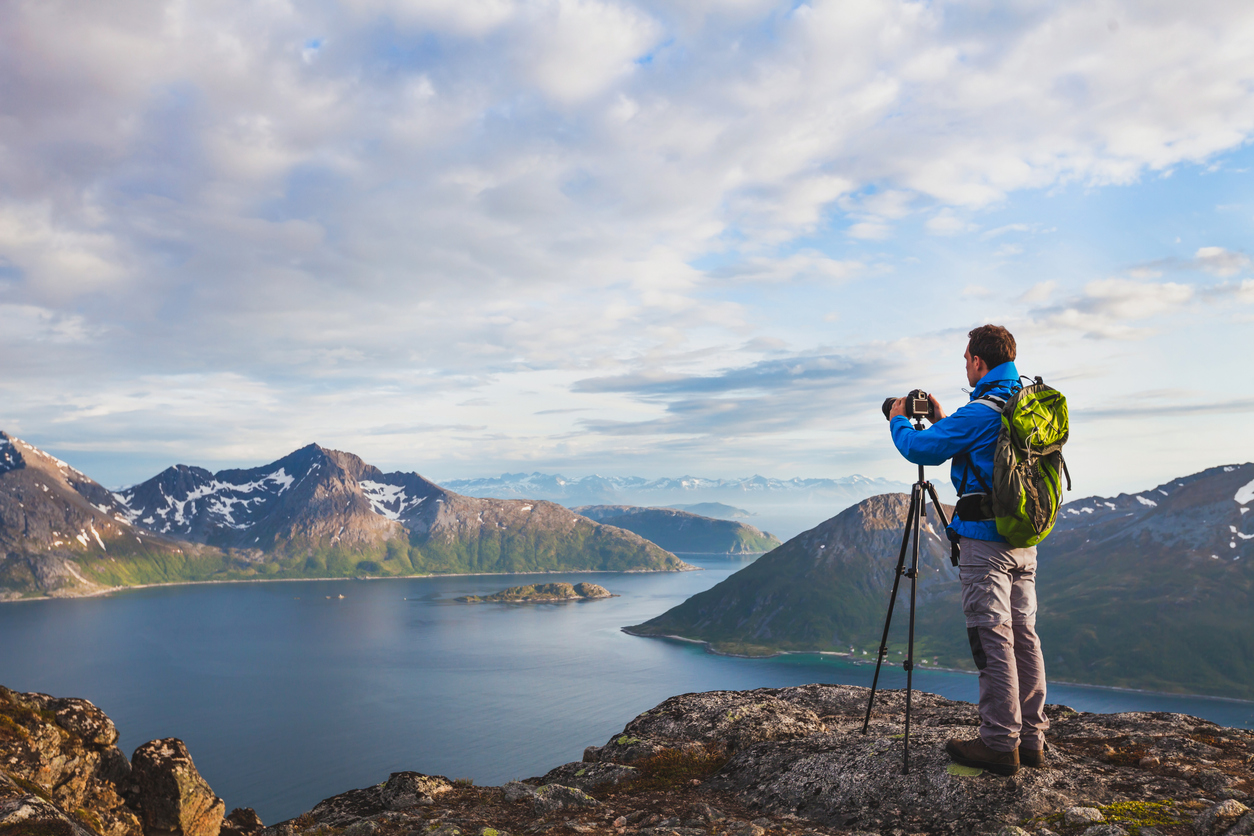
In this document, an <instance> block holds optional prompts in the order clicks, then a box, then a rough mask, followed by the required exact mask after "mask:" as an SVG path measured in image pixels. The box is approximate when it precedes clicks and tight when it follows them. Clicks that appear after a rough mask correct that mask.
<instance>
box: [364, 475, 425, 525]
mask: <svg viewBox="0 0 1254 836" xmlns="http://www.w3.org/2000/svg"><path fill="white" fill-rule="evenodd" d="M358 484H359V485H361V492H362V493H363V494H365V495H366V499H369V500H370V507H371V509H373V510H374V512H375V513H376V514H379V515H381V516H384V517H387V518H388V519H389V520H399V519H400V518H401V515H403V514H404V513H405V512H406V511H411V510H413V509H414V508H417V507H418V506H419V505H421V504H422V503H423V502H424V501H425V500H426V499H427V498H426V497H425V496H420V497H416V498H411V497H410V496H409V494H407V493H405V486H404V485H389V484H387V483H386V482H372V481H370V480H368V479H363V480H361V481H360V482H358Z"/></svg>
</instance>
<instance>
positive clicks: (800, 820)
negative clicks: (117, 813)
mask: <svg viewBox="0 0 1254 836" xmlns="http://www.w3.org/2000/svg"><path fill="white" fill-rule="evenodd" d="M867 696H868V691H867V689H865V688H859V687H855V686H843V685H807V686H801V687H796V688H782V689H759V690H755V691H716V692H709V693H700V694H684V695H681V696H678V697H673V698H671V699H669V700H667V701H665V702H664V703H662V704H661V705H659V706H657V707H656V708H653V709H651V710H649V711H646V712H645V713H644V714H641V715H640V716H639V717H637V718H635V719H634V720H632V721H631V722H630V723H628V724H627V725H626V726H625V727H624V728H623V730H622V732H620V733H619V734H616V735H614V736H613V737H612V738H611V739H610V740H609V741H607V742H606V744H605V745H603V746H596V747H591V748H589V749H588V750H587V751H586V753H585V756H584V758H585V759H584V761H581V762H572V763H568V764H564V765H562V766H559V767H557V768H555V769H553V770H551V771H550V772H548V773H547V774H546V775H544V776H543V777H542V778H530V779H527V780H526V781H514V782H510V783H508V784H506V785H505V786H504V787H500V788H497V787H484V788H477V787H472V786H469V785H467V784H461V785H455V786H451V787H449V789H448V791H447V792H445V793H442V794H440V795H439V796H428V797H425V798H423V799H422V800H421V801H420V802H415V803H412V804H410V803H408V802H405V803H401V804H392V805H390V806H389V805H385V804H383V803H382V796H383V792H384V791H383V790H381V789H380V788H379V787H371V788H367V789H362V790H354V791H352V792H350V793H345V794H344V795H342V796H337V797H336V798H333V799H328V800H327V801H324V802H322V803H321V804H319V805H318V806H317V807H316V808H314V810H313V811H311V812H310V813H308V814H306V815H304V816H301V817H298V818H296V819H293V820H292V821H290V822H285V823H283V824H282V825H279V826H278V827H276V828H272V829H271V831H270V832H271V833H273V834H274V836H304V834H309V836H314V834H319V833H322V832H324V831H325V829H326V828H327V827H336V828H343V829H344V832H345V833H346V834H352V836H366V834H374V836H393V834H395V836H404V834H413V833H417V834H432V836H436V835H438V836H453V834H466V835H467V836H469V834H488V833H503V832H508V833H517V834H521V833H553V834H566V833H571V832H574V833H613V834H623V836H717V835H718V834H735V836H774V834H790V835H791V836H803V834H810V836H816V835H817V834H841V835H842V836H845V835H846V834H848V836H854V835H855V834H860V835H861V836H869V835H871V834H873V835H874V836H888V834H894V836H902V835H904V834H922V833H926V834H953V836H1023V834H1029V836H1051V834H1053V836H1059V835H1061V836H1121V835H1122V836H1131V834H1134V833H1140V834H1144V836H1154V834H1158V835H1159V836H1186V834H1189V835H1190V836H1248V834H1251V833H1254V813H1251V812H1250V811H1249V810H1248V808H1247V806H1246V804H1247V802H1248V801H1249V796H1250V793H1251V792H1254V772H1252V767H1251V763H1252V762H1254V732H1251V731H1247V730H1241V729H1226V728H1221V727H1219V726H1216V725H1215V724H1213V723H1209V722H1207V721H1204V720H1199V719H1197V718H1195V717H1188V716H1184V715H1178V714H1162V713H1127V714H1087V713H1082V712H1076V711H1073V710H1071V709H1069V708H1067V707H1066V706H1061V705H1054V706H1050V707H1049V711H1050V713H1051V716H1052V717H1053V723H1054V725H1053V728H1052V730H1051V732H1050V746H1051V748H1050V751H1049V752H1048V754H1047V761H1046V764H1045V766H1044V767H1043V768H1040V769H1030V768H1024V769H1022V770H1020V772H1019V773H1018V774H1017V775H1015V776H1013V777H1009V778H1003V777H998V776H994V775H991V774H986V773H981V772H980V771H979V770H972V769H965V768H959V767H956V766H955V765H954V764H952V763H951V762H950V760H949V758H948V757H947V756H946V755H945V754H944V751H943V745H944V741H945V740H946V739H947V738H950V737H961V738H967V737H970V736H972V735H973V734H974V732H975V728H976V726H977V724H978V719H977V714H976V710H975V707H974V706H972V705H970V704H968V703H961V702H955V701H952V700H947V699H944V698H942V697H939V696H936V695H934V694H926V693H918V692H916V693H915V694H914V698H913V706H912V729H911V769H910V773H909V774H903V772H902V746H903V742H902V737H901V730H902V726H901V723H902V719H903V718H902V712H903V711H904V694H903V693H902V692H900V691H885V692H881V693H880V695H879V697H878V698H877V710H876V712H875V714H874V716H873V717H872V720H871V724H870V727H869V730H868V734H865V735H864V734H862V733H861V727H862V719H863V715H864V712H865V709H866V699H867ZM395 779H396V776H395V775H394V776H393V777H392V778H391V779H389V782H388V783H389V784H390V783H391V782H392V781H394V780H395ZM410 780H414V779H412V778H411V779H410ZM430 780H436V781H442V780H443V779H430ZM384 786H385V787H386V786H387V785H386V784H385V785H384Z"/></svg>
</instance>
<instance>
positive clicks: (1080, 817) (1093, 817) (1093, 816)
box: [1062, 807, 1106, 825]
mask: <svg viewBox="0 0 1254 836" xmlns="http://www.w3.org/2000/svg"><path fill="white" fill-rule="evenodd" d="M1062 820H1063V821H1064V822H1066V823H1067V824H1070V825H1076V824H1095V823H1097V822H1101V821H1105V820H1106V817H1105V816H1103V815H1102V811H1101V810H1098V809H1097V808H1096V807H1068V808H1067V810H1066V812H1064V813H1063V815H1062Z"/></svg>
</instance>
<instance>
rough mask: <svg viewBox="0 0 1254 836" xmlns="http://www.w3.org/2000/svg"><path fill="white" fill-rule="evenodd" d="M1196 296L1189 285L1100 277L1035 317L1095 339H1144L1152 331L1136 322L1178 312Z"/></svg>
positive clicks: (1052, 326) (1058, 327)
mask: <svg viewBox="0 0 1254 836" xmlns="http://www.w3.org/2000/svg"><path fill="white" fill-rule="evenodd" d="M1194 296H1195V294H1194V289H1193V288H1192V287H1191V286H1189V285H1183V284H1175V283H1172V282H1164V283H1160V284H1156V283H1151V282H1140V281H1133V280H1130V279H1099V280H1097V281H1092V282H1089V283H1088V284H1087V285H1085V287H1084V293H1083V294H1082V295H1080V296H1077V297H1072V298H1071V299H1068V300H1066V301H1064V302H1062V303H1060V304H1058V305H1054V306H1050V307H1046V308H1039V309H1037V310H1035V311H1033V312H1032V317H1033V319H1034V320H1035V321H1036V323H1037V324H1038V325H1043V326H1045V327H1047V328H1057V329H1066V330H1073V331H1080V332H1082V333H1083V334H1084V335H1085V336H1086V337H1091V338H1094V339H1141V338H1144V337H1146V336H1148V334H1149V333H1150V332H1149V331H1148V330H1147V329H1145V328H1143V327H1137V326H1136V323H1141V322H1144V321H1146V320H1150V319H1153V318H1154V317H1157V316H1159V315H1162V314H1166V313H1170V312H1174V311H1177V310H1179V309H1180V308H1181V306H1183V305H1185V304H1186V303H1188V302H1189V301H1190V300H1192V299H1193V298H1194Z"/></svg>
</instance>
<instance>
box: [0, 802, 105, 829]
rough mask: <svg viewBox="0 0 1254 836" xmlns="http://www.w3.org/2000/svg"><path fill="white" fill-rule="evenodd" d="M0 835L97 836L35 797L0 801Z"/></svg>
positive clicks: (54, 807)
mask: <svg viewBox="0 0 1254 836" xmlns="http://www.w3.org/2000/svg"><path fill="white" fill-rule="evenodd" d="M0 833H4V834H14V836H24V835H25V834H41V836H96V833H95V832H94V831H92V830H88V829H87V828H86V827H84V826H82V825H81V824H79V823H78V822H76V821H75V820H74V819H71V818H70V817H69V816H67V815H66V814H65V813H63V812H62V811H61V810H59V809H57V807H56V805H54V804H52V803H51V802H49V801H45V800H44V799H42V798H40V797H39V796H37V795H31V794H25V795H20V796H17V797H15V798H4V799H0Z"/></svg>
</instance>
